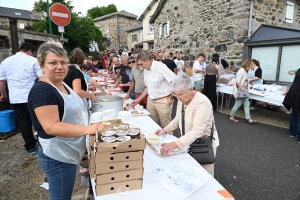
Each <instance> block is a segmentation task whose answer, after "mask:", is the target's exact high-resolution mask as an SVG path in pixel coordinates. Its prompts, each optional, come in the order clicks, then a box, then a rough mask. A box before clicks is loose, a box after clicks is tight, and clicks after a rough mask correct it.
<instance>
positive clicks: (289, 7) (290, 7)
mask: <svg viewBox="0 0 300 200" xmlns="http://www.w3.org/2000/svg"><path fill="white" fill-rule="evenodd" d="M294 6H295V4H294V3H292V2H290V1H287V2H286V11H285V22H287V23H293V21H294V10H295V9H294V8H295V7H294Z"/></svg>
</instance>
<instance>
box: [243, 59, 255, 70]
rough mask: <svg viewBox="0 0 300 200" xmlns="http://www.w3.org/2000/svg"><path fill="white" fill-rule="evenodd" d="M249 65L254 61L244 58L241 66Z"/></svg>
mask: <svg viewBox="0 0 300 200" xmlns="http://www.w3.org/2000/svg"><path fill="white" fill-rule="evenodd" d="M251 65H254V62H253V61H252V60H250V59H246V60H245V61H244V62H243V63H242V68H244V69H246V68H247V67H251Z"/></svg>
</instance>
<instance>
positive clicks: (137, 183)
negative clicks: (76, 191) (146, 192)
mask: <svg viewBox="0 0 300 200" xmlns="http://www.w3.org/2000/svg"><path fill="white" fill-rule="evenodd" d="M121 186H127V187H129V189H130V191H132V190H138V189H142V186H143V179H139V180H131V181H124V182H118V183H111V184H106V185H97V186H96V195H97V196H100V195H106V194H116V192H117V189H118V187H121Z"/></svg>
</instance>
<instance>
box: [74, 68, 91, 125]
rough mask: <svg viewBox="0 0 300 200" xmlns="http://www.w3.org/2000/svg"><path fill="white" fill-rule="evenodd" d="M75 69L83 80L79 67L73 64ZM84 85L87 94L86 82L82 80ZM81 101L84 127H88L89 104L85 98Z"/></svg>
mask: <svg viewBox="0 0 300 200" xmlns="http://www.w3.org/2000/svg"><path fill="white" fill-rule="evenodd" d="M75 67H76V68H77V69H79V71H80V72H81V73H82V75H83V78H84V74H83V72H82V71H81V70H80V68H79V66H78V65H76V64H75ZM84 81H85V84H86V92H89V88H88V83H87V81H86V80H85V79H84ZM81 99H82V101H83V109H82V115H83V119H84V125H85V126H88V125H89V123H90V112H89V104H88V101H87V99H86V98H81Z"/></svg>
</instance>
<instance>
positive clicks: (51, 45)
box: [28, 41, 105, 199]
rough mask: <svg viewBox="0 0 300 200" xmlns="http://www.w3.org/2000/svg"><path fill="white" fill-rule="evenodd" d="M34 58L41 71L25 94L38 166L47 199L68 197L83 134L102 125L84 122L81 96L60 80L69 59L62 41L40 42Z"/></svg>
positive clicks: (79, 154)
mask: <svg viewBox="0 0 300 200" xmlns="http://www.w3.org/2000/svg"><path fill="white" fill-rule="evenodd" d="M37 59H38V62H39V64H40V67H41V70H42V73H43V75H42V77H41V78H40V79H39V80H38V81H36V82H35V84H34V86H33V87H32V89H31V91H30V93H29V95H28V109H29V113H30V116H31V120H32V124H33V126H34V128H35V130H36V131H37V134H38V141H39V148H38V161H39V166H40V168H41V169H42V170H43V171H44V172H45V174H46V175H47V179H48V183H49V190H50V199H71V196H72V191H73V187H74V184H75V180H76V175H77V174H78V169H79V164H80V161H81V159H82V157H83V155H84V153H85V150H86V146H85V137H84V136H85V135H90V134H95V133H96V131H97V130H99V131H100V130H104V129H105V127H104V125H103V124H100V123H95V124H93V125H90V126H84V122H83V116H82V112H81V111H82V109H83V102H82V99H81V98H80V97H79V96H78V95H77V94H76V93H75V92H74V91H73V90H72V89H71V88H70V87H69V86H68V85H67V84H65V83H64V82H63V80H64V78H65V77H66V75H67V73H68V62H69V60H68V57H67V52H66V51H65V50H64V49H63V46H62V44H60V43H56V42H53V41H48V42H46V43H44V44H42V45H41V46H40V48H39V50H38V52H37Z"/></svg>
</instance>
